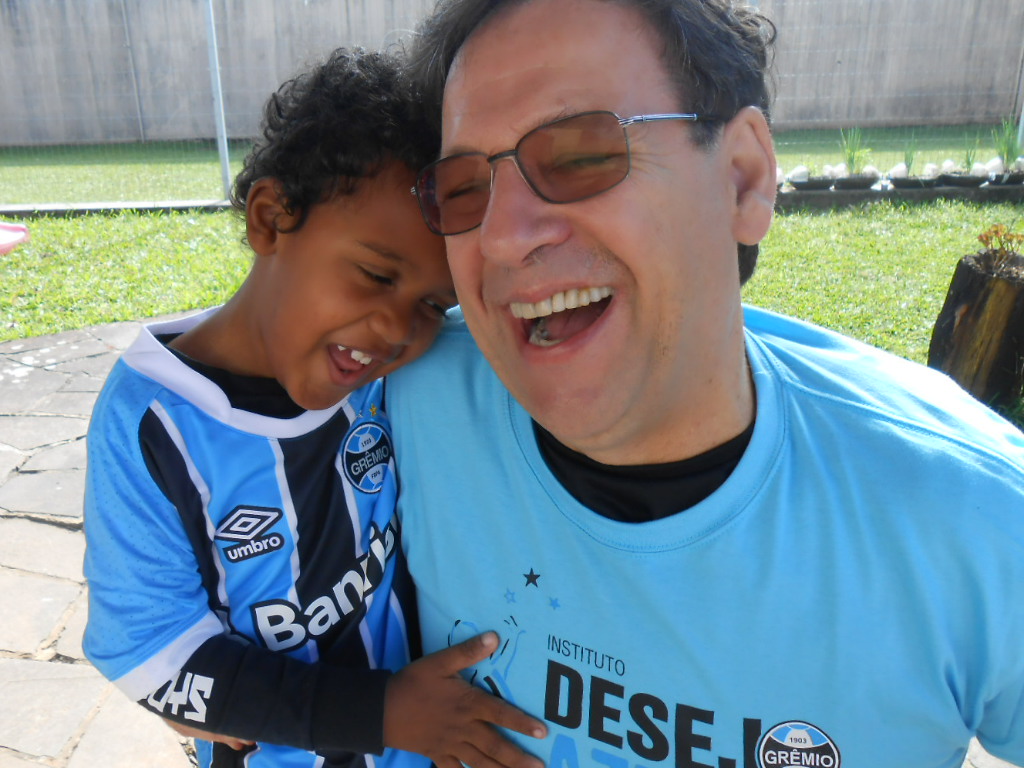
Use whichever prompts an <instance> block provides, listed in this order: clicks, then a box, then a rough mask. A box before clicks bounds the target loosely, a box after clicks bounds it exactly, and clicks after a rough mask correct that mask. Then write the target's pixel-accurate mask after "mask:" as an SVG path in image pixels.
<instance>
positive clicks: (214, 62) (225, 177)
mask: <svg viewBox="0 0 1024 768" xmlns="http://www.w3.org/2000/svg"><path fill="white" fill-rule="evenodd" d="M206 42H207V48H209V51H210V85H211V86H212V89H213V118H214V122H215V123H216V126H217V154H219V155H220V176H221V184H222V185H223V188H224V199H225V200H227V199H228V198H229V197H231V166H230V164H229V162H228V129H227V126H226V125H225V123H224V92H223V91H222V90H221V87H220V59H219V58H218V56H217V26H216V24H215V23H214V19H213V0H207V2H206Z"/></svg>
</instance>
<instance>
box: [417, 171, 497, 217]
mask: <svg viewBox="0 0 1024 768" xmlns="http://www.w3.org/2000/svg"><path fill="white" fill-rule="evenodd" d="M416 189H417V191H418V192H419V198H420V206H421V207H422V209H423V214H424V216H425V217H426V219H427V223H428V224H429V225H430V228H431V229H433V230H434V231H435V232H437V233H438V234H441V235H457V234H459V233H460V232H466V231H467V230H470V229H473V228H474V227H477V226H479V225H480V222H481V221H483V217H484V211H486V210H487V201H488V199H489V198H490V194H491V167H490V166H489V165H488V164H487V156H486V155H484V154H480V153H475V154H465V155H453V156H452V157H446V158H444V159H442V160H438V161H437V162H436V163H434V164H433V165H432V166H429V167H428V168H427V169H426V170H424V171H423V173H422V174H421V176H420V178H419V181H418V182H417V183H416Z"/></svg>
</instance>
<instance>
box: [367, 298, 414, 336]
mask: <svg viewBox="0 0 1024 768" xmlns="http://www.w3.org/2000/svg"><path fill="white" fill-rule="evenodd" d="M370 328H371V329H372V330H373V332H374V333H376V334H377V335H378V336H380V337H381V339H383V340H384V341H385V342H386V343H387V344H390V345H392V346H396V347H397V346H402V347H405V346H408V345H409V344H411V343H412V342H413V340H414V339H415V338H416V311H415V308H414V307H408V306H405V305H402V304H397V305H396V304H390V303H389V304H384V305H383V306H382V307H381V308H380V309H379V310H377V311H376V312H374V313H373V315H372V316H371V318H370Z"/></svg>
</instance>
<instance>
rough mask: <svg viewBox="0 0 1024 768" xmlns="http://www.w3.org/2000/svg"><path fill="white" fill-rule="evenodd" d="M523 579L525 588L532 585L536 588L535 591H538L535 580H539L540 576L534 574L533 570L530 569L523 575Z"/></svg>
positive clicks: (538, 585) (538, 586)
mask: <svg viewBox="0 0 1024 768" xmlns="http://www.w3.org/2000/svg"><path fill="white" fill-rule="evenodd" d="M523 578H524V579H526V586H530V585H531V584H532V585H533V586H535V587H537V589H540V584H538V583H537V580H538V579H539V578H540V574H539V573H534V572H533V568H531V569H530V572H529V573H524V574H523Z"/></svg>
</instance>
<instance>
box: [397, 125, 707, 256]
mask: <svg viewBox="0 0 1024 768" xmlns="http://www.w3.org/2000/svg"><path fill="white" fill-rule="evenodd" d="M590 115H611V116H612V117H614V118H615V119H616V120H617V121H618V123H619V125H620V126H621V127H622V137H623V139H624V141H625V144H626V172H625V173H624V174H623V176H622V178H621V179H619V180H618V181H616V182H615V183H614V184H612V185H611V186H608V187H605V188H604V189H601V190H598V191H597V192H592V193H590V194H588V195H584V196H583V197H574V198H572V199H571V200H552V199H551V198H550V197H548V196H547V195H545V194H544V193H543V192H541V191H540V189H538V188H537V186H536V184H535V183H534V181H533V180H532V179H531V178H530V177H529V175H528V174H527V173H526V171H525V170H524V169H523V166H522V163H521V162H520V158H519V148H520V147H521V146H522V145H523V142H524V141H526V140H527V139H528V138H529V137H530V136H532V135H534V134H535V133H536V132H537V131H542V130H544V129H546V128H550V127H551V126H553V125H558V124H559V123H564V122H565V121H567V120H575V119H576V118H580V117H588V116H590ZM664 120H684V121H686V122H690V123H714V122H721V119H720V118H718V117H717V116H714V115H700V114H697V113H695V112H662V113H655V114H649V115H633V116H632V117H619V116H618V115H617V114H615V113H614V112H612V111H611V110H607V109H593V110H590V111H587V112H577V113H576V114H574V115H566V116H565V117H560V118H558V119H556V120H551V121H549V122H547V123H542V124H541V125H538V126H537V127H536V128H531V129H530V130H529V131H527V132H526V133H524V134H523V135H522V137H520V139H519V141H517V142H516V145H515V147H513V148H512V149H506V150H504V151H502V152H496V153H494V154H493V155H486V154H484V153H483V152H459V153H456V154H454V155H447V156H446V157H442V158H439V159H437V160H435V161H434V162H432V163H430V164H429V165H427V166H426V167H424V168H423V169H422V170H421V171H420V172H419V174H417V176H416V184H415V185H414V186H413V187H412V189H411V190H409V191H410V192H411V193H412V194H413V195H415V196H416V201H417V202H418V203H419V207H420V213H421V214H422V215H423V220H424V221H425V222H426V224H427V228H428V229H429V230H430V231H431V232H433V233H434V234H436V235H442V236H444V237H450V236H452V235H461V234H463V233H465V232H472V231H473V230H474V229H477V228H478V227H479V226H480V225H481V224H483V218H484V216H486V215H487V208H486V206H485V207H484V213H483V215H482V216H481V217H480V221H479V222H478V223H477V224H474V225H473V226H472V227H467V228H466V229H460V230H458V231H456V232H442V231H441V228H440V227H439V226H434V224H433V222H432V220H431V218H432V217H431V214H430V210H431V209H433V210H436V211H438V214H439V215H438V219H439V220H440V206H439V205H437V203H436V201H434V202H428V201H427V200H426V199H425V198H426V197H427V193H426V192H424V191H423V189H424V188H425V186H426V183H427V179H428V178H429V177H430V176H431V175H432V174H433V171H434V169H435V168H436V167H437V166H438V165H439V164H441V163H443V162H445V161H446V160H452V159H455V158H460V157H483V158H484V159H486V160H487V164H488V165H489V166H490V168H491V179H490V182H489V184H490V186H492V187H493V185H494V164H495V163H497V162H498V161H499V160H505V159H511V160H512V162H513V163H514V164H515V166H516V169H517V170H518V171H519V175H520V176H521V177H522V179H523V181H525V182H526V185H527V186H528V187H529V188H530V190H531V191H532V192H533V193H534V194H535V195H536V196H537V197H539V198H540V199H541V200H543V201H544V202H546V203H551V204H552V205H565V204H567V203H578V202H581V201H583V200H589V199H590V198H592V197H596V196H598V195H601V194H604V193H605V192H607V191H608V190H610V189H614V188H615V187H617V186H618V185H619V184H621V183H622V182H624V181H625V180H626V179H627V178H629V172H630V171H631V170H632V167H633V164H632V155H631V147H630V144H629V133H628V132H627V131H626V128H628V127H629V126H631V125H636V124H637V123H655V122H661V121H664ZM487 204H488V205H490V196H489V194H488V199H487Z"/></svg>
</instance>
